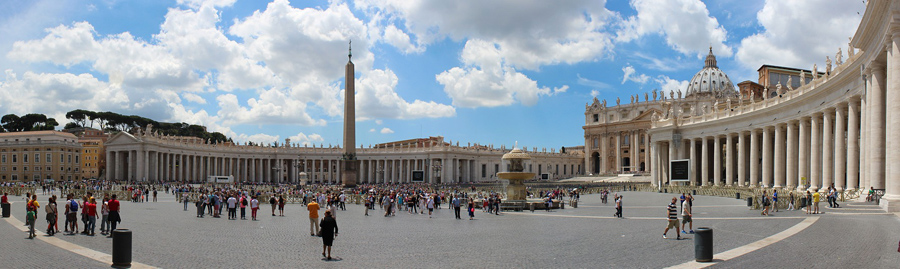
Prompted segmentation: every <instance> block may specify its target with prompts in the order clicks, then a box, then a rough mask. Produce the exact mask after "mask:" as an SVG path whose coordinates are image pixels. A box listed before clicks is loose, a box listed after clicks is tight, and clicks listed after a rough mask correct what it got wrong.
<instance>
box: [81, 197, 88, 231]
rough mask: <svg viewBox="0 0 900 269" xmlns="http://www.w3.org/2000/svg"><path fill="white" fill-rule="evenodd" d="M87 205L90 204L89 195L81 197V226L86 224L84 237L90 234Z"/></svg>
mask: <svg viewBox="0 0 900 269" xmlns="http://www.w3.org/2000/svg"><path fill="white" fill-rule="evenodd" d="M87 204H88V196H87V195H85V196H81V224H84V231H81V234H83V235H87V234H88V228H89V227H88V212H87V211H88V210H87Z"/></svg>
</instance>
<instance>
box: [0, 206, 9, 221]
mask: <svg viewBox="0 0 900 269" xmlns="http://www.w3.org/2000/svg"><path fill="white" fill-rule="evenodd" d="M2 206H3V217H4V218H8V217H9V214H10V212H9V211H10V209H9V204H2Z"/></svg>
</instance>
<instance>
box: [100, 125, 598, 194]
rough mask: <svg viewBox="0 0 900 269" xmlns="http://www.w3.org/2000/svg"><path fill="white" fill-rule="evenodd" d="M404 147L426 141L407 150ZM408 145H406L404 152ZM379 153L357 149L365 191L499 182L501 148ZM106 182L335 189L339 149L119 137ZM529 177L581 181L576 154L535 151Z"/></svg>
mask: <svg viewBox="0 0 900 269" xmlns="http://www.w3.org/2000/svg"><path fill="white" fill-rule="evenodd" d="M409 141H426V142H424V143H426V144H424V145H420V143H409ZM410 144H411V145H410ZM380 145H394V146H386V147H381V148H375V147H368V148H357V149H356V154H357V158H358V159H359V160H360V163H359V165H360V167H359V172H360V174H359V180H360V182H359V183H361V184H365V183H410V182H416V181H414V177H413V175H414V174H417V173H416V172H419V174H422V175H424V178H422V181H421V182H424V183H434V184H441V183H448V184H454V183H473V182H492V181H497V180H498V179H497V177H496V173H497V172H502V171H503V168H504V167H501V166H500V165H501V160H500V158H501V157H502V156H503V154H504V153H507V152H508V151H509V150H507V149H506V147H500V148H492V147H488V148H486V147H484V146H471V145H466V146H459V145H452V144H450V143H447V142H444V141H443V138H441V137H431V138H425V139H413V140H404V141H398V142H391V143H384V144H380ZM106 154H107V155H106V156H107V160H106V162H107V164H108V165H107V167H108V169H109V174H108V179H111V180H117V181H123V180H127V181H150V182H158V181H178V182H182V181H184V182H199V181H203V180H205V179H206V178H207V176H234V178H235V181H237V182H265V183H297V182H299V180H300V173H301V172H303V173H305V175H306V176H307V178H308V182H310V183H328V184H340V173H339V172H340V171H341V170H340V168H341V167H340V163H341V162H340V161H341V158H342V154H343V149H342V148H340V147H337V146H330V147H322V146H319V147H316V146H298V145H293V144H291V143H290V141H289V140H288V141H286V142H285V143H284V144H283V145H279V146H277V147H261V146H249V145H234V144H208V143H206V142H203V141H199V140H197V139H196V138H193V137H190V138H188V137H172V136H160V135H157V134H155V133H152V131H150V132H146V131H145V132H138V133H136V134H130V133H125V132H122V133H118V134H116V135H113V136H112V137H111V138H110V139H109V140H108V141H107V143H106ZM529 154H530V155H531V156H532V158H533V162H532V164H531V167H529V170H530V171H533V172H534V173H536V174H537V175H535V179H537V178H539V177H540V176H541V174H547V175H546V176H547V178H551V179H563V178H569V177H574V176H576V175H578V174H580V172H579V171H581V169H582V167H581V165H582V163H581V162H582V160H583V156H582V155H583V153H582V152H577V151H576V152H569V153H557V152H556V150H555V149H551V150H549V151H547V150H546V149H542V150H541V151H540V152H538V151H537V149H533V151H531V152H529Z"/></svg>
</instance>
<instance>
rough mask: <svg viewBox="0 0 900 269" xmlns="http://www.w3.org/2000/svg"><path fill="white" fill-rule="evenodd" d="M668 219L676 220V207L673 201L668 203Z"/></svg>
mask: <svg viewBox="0 0 900 269" xmlns="http://www.w3.org/2000/svg"><path fill="white" fill-rule="evenodd" d="M669 220H678V208H677V207H676V206H675V203H671V204H669Z"/></svg>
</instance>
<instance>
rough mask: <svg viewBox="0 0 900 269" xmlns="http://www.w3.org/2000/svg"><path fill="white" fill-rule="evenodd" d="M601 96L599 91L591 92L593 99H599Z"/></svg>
mask: <svg viewBox="0 0 900 269" xmlns="http://www.w3.org/2000/svg"><path fill="white" fill-rule="evenodd" d="M599 95H600V91H597V90H591V96H592V97H597V96H599Z"/></svg>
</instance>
